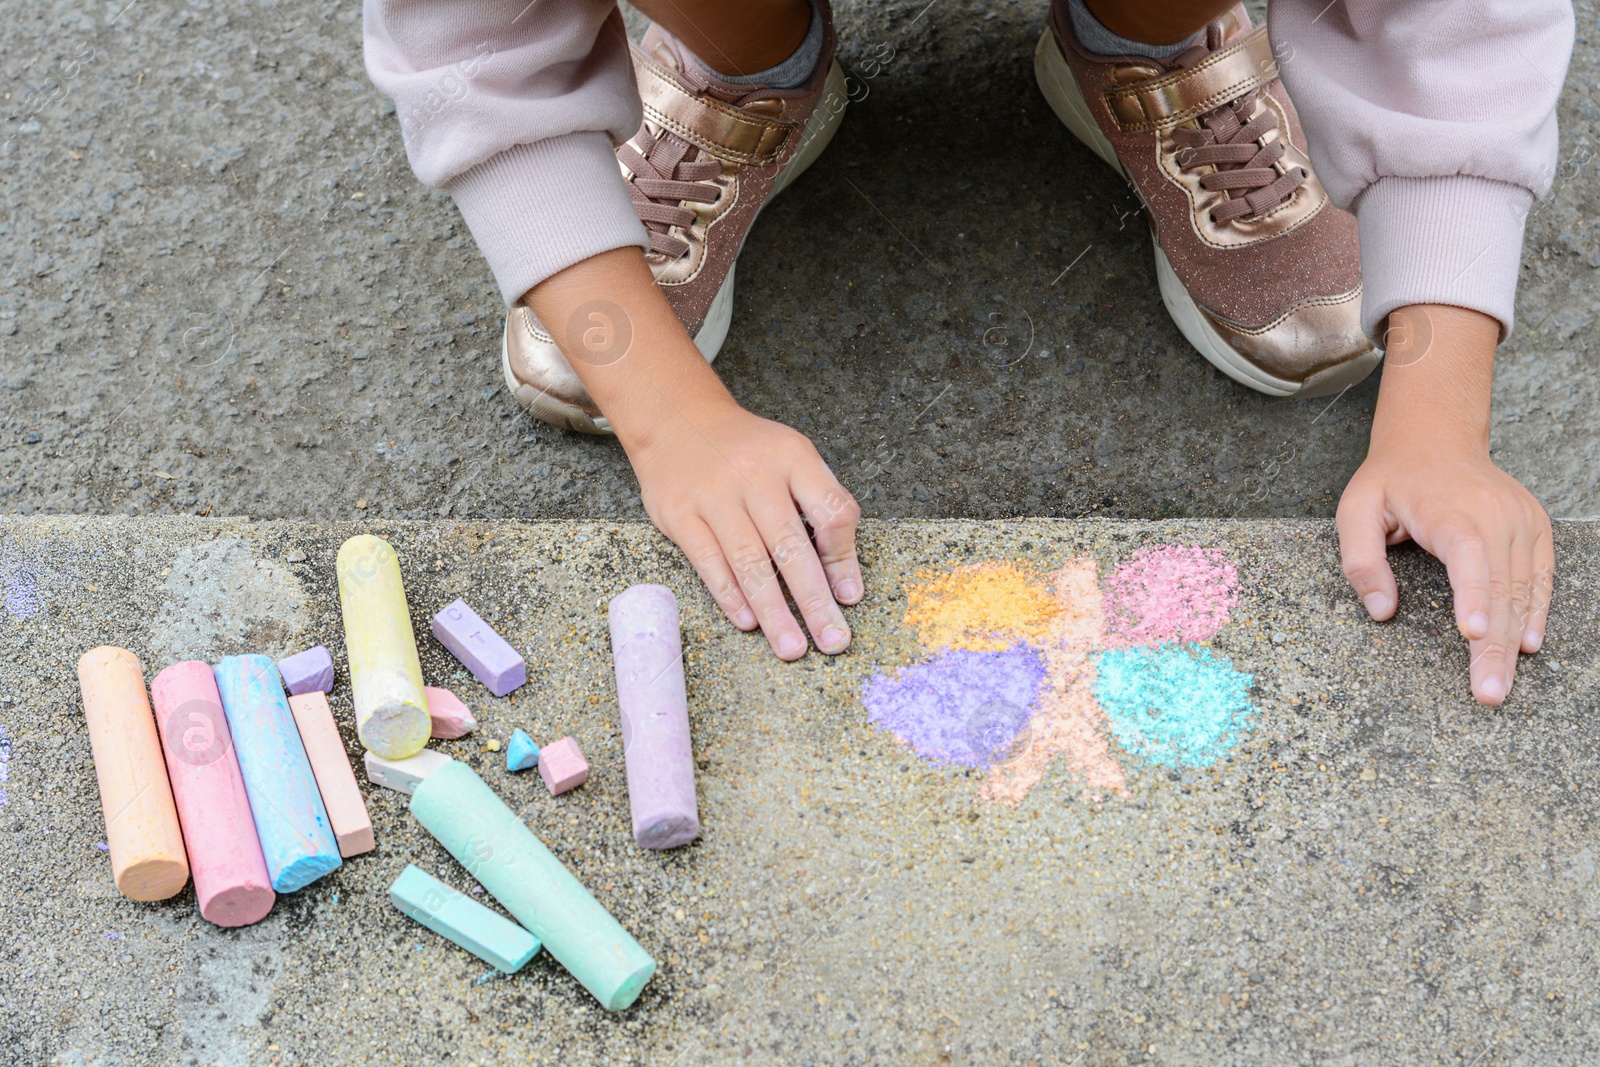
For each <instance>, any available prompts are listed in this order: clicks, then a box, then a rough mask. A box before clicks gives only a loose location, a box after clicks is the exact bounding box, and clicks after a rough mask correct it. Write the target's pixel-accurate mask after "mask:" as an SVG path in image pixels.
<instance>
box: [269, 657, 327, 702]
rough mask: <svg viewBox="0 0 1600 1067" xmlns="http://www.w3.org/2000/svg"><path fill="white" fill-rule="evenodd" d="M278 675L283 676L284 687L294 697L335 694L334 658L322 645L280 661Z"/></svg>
mask: <svg viewBox="0 0 1600 1067" xmlns="http://www.w3.org/2000/svg"><path fill="white" fill-rule="evenodd" d="M278 673H279V674H281V675H283V687H284V688H285V689H287V690H288V691H289V695H290V696H292V697H293V696H299V695H300V694H301V693H312V692H317V693H331V692H333V657H332V656H330V655H329V654H328V650H327V649H326V648H324V647H323V646H321V645H317V646H316V647H315V648H308V649H306V650H305V651H304V652H296V653H295V654H294V655H292V656H290V657H288V658H287V659H280V660H279V661H278Z"/></svg>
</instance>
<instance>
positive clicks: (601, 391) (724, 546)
mask: <svg viewBox="0 0 1600 1067" xmlns="http://www.w3.org/2000/svg"><path fill="white" fill-rule="evenodd" d="M599 294H604V296H603V297H601V296H599ZM526 299H527V303H528V305H529V306H530V307H532V308H533V311H534V313H535V314H536V315H538V316H539V321H540V322H541V323H544V324H545V328H546V329H548V330H549V331H550V334H551V336H552V337H553V338H555V341H556V343H557V344H558V345H560V347H561V350H562V352H563V353H564V354H565V355H566V357H567V360H568V362H569V363H571V364H572V367H573V369H574V370H575V371H577V373H578V377H579V378H580V379H582V380H583V384H584V386H585V387H586V388H587V389H588V390H589V395H590V396H592V397H594V400H595V403H596V404H598V405H599V406H600V410H602V411H603V412H605V414H606V418H607V419H608V420H610V422H611V426H612V428H613V429H614V430H615V431H616V434H617V440H619V441H620V442H621V443H622V447H623V448H624V449H626V450H627V453H628V459H629V460H630V461H631V462H632V463H633V469H634V472H635V473H636V474H637V475H638V477H639V489H640V492H641V494H642V495H643V498H644V506H645V510H646V511H647V512H648V513H649V515H650V518H651V519H652V520H654V521H655V524H656V525H657V526H658V527H660V528H661V531H662V532H663V533H665V534H666V535H667V536H668V537H670V538H671V539H672V540H673V542H674V543H675V544H677V546H678V547H679V548H681V549H682V550H683V551H684V554H685V555H687V556H688V557H689V561H690V562H691V563H692V564H694V567H695V570H697V571H698V572H699V573H700V577H701V578H702V579H703V580H704V581H705V583H706V586H707V587H708V588H709V589H710V590H711V594H712V596H713V597H715V598H716V601H717V604H718V605H719V606H720V607H721V608H722V610H723V611H724V612H726V613H727V616H728V618H729V619H731V620H733V623H734V625H736V626H738V627H739V628H740V629H744V630H749V629H753V628H754V627H755V626H756V625H758V624H759V625H760V626H761V629H762V631H763V632H764V633H765V634H766V637H767V641H768V642H769V643H770V644H771V645H772V649H773V651H774V652H776V653H777V654H778V655H779V656H780V657H782V658H783V659H786V660H792V659H798V658H799V657H800V656H803V655H805V651H806V639H805V635H804V634H803V633H802V632H801V631H800V627H799V626H797V625H796V624H795V620H794V616H793V615H792V614H791V613H790V611H789V608H788V605H787V604H786V603H785V601H784V595H783V589H782V588H781V587H780V586H779V583H778V577H779V576H780V575H781V577H782V579H783V583H784V584H786V585H787V586H788V587H789V592H790V593H791V594H792V595H793V597H794V600H795V603H796V605H798V606H799V608H800V613H801V615H802V616H803V617H804V618H805V623H806V628H807V629H809V630H810V631H811V635H812V637H813V638H815V639H816V642H817V647H818V648H820V649H821V650H822V651H824V652H828V653H836V652H843V651H844V650H845V648H846V646H848V645H849V643H850V629H849V626H848V625H847V624H846V623H845V621H844V614H843V612H841V611H840V610H839V605H840V604H854V603H855V602H856V601H858V600H860V599H861V595H862V589H863V586H862V581H861V568H860V566H859V565H858V563H857V562H856V551H855V530H856V521H857V519H858V518H859V517H860V509H859V508H858V507H857V506H856V502H855V500H854V499H853V498H852V497H851V496H850V494H849V493H848V492H846V491H845V489H844V487H843V486H841V485H840V484H839V481H838V479H836V478H835V477H834V476H833V472H832V471H830V470H829V469H828V465H827V464H826V463H824V462H823V461H822V457H821V456H819V455H818V454H817V450H816V448H814V447H813V446H812V444H811V442H810V441H808V440H807V439H806V438H805V437H804V436H803V435H801V434H799V433H797V432H795V431H794V430H791V429H789V428H788V427H787V426H783V425H780V424H779V423H776V422H771V421H769V420H767V419H763V418H760V417H759V416H756V415H752V414H751V413H750V412H748V411H745V410H744V409H743V408H741V407H740V406H739V405H738V403H737V402H736V401H735V400H734V399H733V397H732V396H731V395H730V394H729V393H728V390H727V389H726V388H725V387H724V386H723V384H722V381H721V380H720V379H719V378H718V377H717V375H716V372H714V371H713V370H712V369H711V368H710V367H708V366H707V365H706V362H705V359H704V358H703V357H702V356H701V355H700V352H699V350H697V349H696V348H695V346H694V342H693V341H692V340H690V338H689V335H688V333H687V332H685V330H684V328H683V326H682V324H681V323H680V322H679V321H678V318H677V316H676V315H675V314H674V313H673V311H672V308H671V307H670V306H669V305H668V304H667V301H666V298H665V297H664V296H663V295H662V294H661V290H660V288H659V287H658V286H657V285H656V284H655V280H654V278H653V277H652V276H651V273H650V268H649V267H648V266H647V265H646V264H645V261H644V256H643V255H642V254H641V253H640V252H639V251H638V250H636V249H632V248H620V249H616V250H615V251H611V252H605V253H602V254H600V255H597V256H594V257H592V258H590V259H587V260H584V261H583V262H582V263H578V264H576V265H574V266H572V267H569V268H567V269H566V270H564V271H561V272H560V273H558V274H556V275H554V276H553V277H551V278H550V279H548V280H547V281H545V282H543V283H542V284H540V285H537V286H535V287H534V288H533V289H532V290H531V291H530V292H529V293H528V295H527V298H526ZM619 339H620V340H619ZM591 342H592V343H591ZM619 348H621V349H622V351H621V352H620V354H619V353H618V349H619ZM595 350H602V351H603V352H604V355H603V357H602V358H598V359H597V358H595V357H594V356H592V355H589V354H588V353H589V352H592V351H595ZM808 527H809V530H808ZM813 538H814V539H815V543H814V544H813Z"/></svg>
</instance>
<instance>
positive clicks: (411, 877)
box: [389, 864, 539, 974]
mask: <svg viewBox="0 0 1600 1067" xmlns="http://www.w3.org/2000/svg"><path fill="white" fill-rule="evenodd" d="M389 899H390V901H392V902H393V903H394V906H395V907H397V908H399V909H400V910H401V911H403V912H405V913H406V914H407V915H409V916H411V918H413V919H415V920H417V922H419V923H421V924H422V925H423V926H426V927H427V928H428V929H430V930H432V931H433V932H434V933H436V934H438V935H439V936H440V937H444V938H448V939H449V940H451V941H453V942H455V943H456V944H458V945H460V946H461V947H462V948H464V949H466V950H467V951H468V952H470V953H472V954H473V955H474V956H476V957H478V958H479V959H480V960H482V961H483V962H485V963H487V964H489V965H490V966H491V967H494V968H495V969H496V970H498V971H502V972H504V973H505V974H516V973H517V972H518V971H520V970H522V968H523V965H524V964H526V963H527V962H528V961H529V960H531V959H533V957H534V956H537V955H538V954H539V939H538V938H536V937H534V936H533V935H532V934H530V933H528V931H526V930H524V929H523V928H522V927H520V926H518V925H517V924H516V923H514V922H512V921H511V920H510V919H507V918H506V917H505V916H503V915H501V914H499V913H498V912H495V911H491V910H490V909H489V908H486V907H484V906H483V905H482V904H479V903H478V902H477V901H476V900H473V899H472V898H471V897H469V896H467V895H466V894H465V893H461V892H458V891H457V890H454V889H452V888H450V887H449V886H447V885H445V884H444V883H443V882H441V881H439V880H438V879H437V878H435V877H433V876H432V875H430V874H429V873H428V872H427V871H424V870H423V869H422V868H420V867H416V866H412V865H409V864H408V865H407V866H406V869H405V870H403V871H401V872H400V877H399V878H396V879H395V881H394V885H392V886H390V887H389Z"/></svg>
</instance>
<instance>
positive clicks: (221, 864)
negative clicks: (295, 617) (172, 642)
mask: <svg viewBox="0 0 1600 1067" xmlns="http://www.w3.org/2000/svg"><path fill="white" fill-rule="evenodd" d="M150 696H151V698H152V699H153V700H154V702H155V706H156V725H157V726H159V727H160V729H161V741H162V744H163V745H164V746H165V748H166V755H167V774H168V777H169V778H170V780H171V782H172V799H173V800H174V801H175V802H176V803H177V806H178V821H179V822H180V823H181V824H182V825H183V843H184V845H186V846H187V849H188V853H189V867H190V869H191V871H192V872H193V873H194V895H195V898H196V899H197V900H198V901H199V902H200V916H201V918H203V919H205V920H206V921H207V922H211V923H215V924H216V925H218V926H249V925H250V924H251V923H254V922H260V921H261V920H262V919H264V918H266V917H267V913H268V912H269V911H271V910H272V902H273V901H274V900H276V899H277V895H276V894H275V893H273V891H272V879H271V878H269V877H268V876H267V861H266V859H265V858H264V857H263V856H262V854H261V839H260V838H259V837H258V836H256V824H255V820H254V818H252V817H251V815H250V797H249V795H248V794H247V793H246V792H245V788H244V777H243V776H242V775H241V774H240V773H239V757H238V756H237V754H235V752H234V751H233V736H232V734H230V733H229V731H228V719H227V717H226V716H225V715H224V714H223V713H222V697H221V695H220V694H219V693H218V692H217V679H216V677H215V676H214V675H213V674H212V673H211V664H209V663H202V662H200V661H199V660H188V661H186V662H183V663H174V664H173V665H172V666H170V667H168V668H167V669H166V670H164V671H162V672H161V673H160V674H158V675H156V676H155V680H154V681H153V682H151V683H150Z"/></svg>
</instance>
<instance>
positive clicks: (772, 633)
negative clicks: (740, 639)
mask: <svg viewBox="0 0 1600 1067" xmlns="http://www.w3.org/2000/svg"><path fill="white" fill-rule="evenodd" d="M710 525H711V530H712V532H713V533H714V534H716V536H717V543H718V544H720V545H721V546H722V554H723V556H725V557H726V558H727V560H728V562H729V563H730V564H732V566H733V576H734V578H735V579H737V580H738V582H739V589H740V591H742V592H743V593H744V599H745V602H746V603H748V604H749V605H750V607H751V609H752V610H753V611H754V612H755V613H756V618H757V619H759V620H760V622H761V632H762V633H764V634H766V637H767V643H768V644H769V645H771V646H772V651H774V652H776V653H777V654H778V658H779V659H785V660H796V659H799V658H800V657H801V656H803V655H805V654H806V635H805V634H804V633H802V632H801V631H800V624H799V623H797V622H795V621H794V615H792V614H791V613H790V611H789V605H788V604H787V603H785V602H784V599H783V590H782V589H781V588H780V587H779V585H778V572H777V570H776V569H775V568H774V567H773V565H772V557H771V556H769V555H768V554H767V546H766V544H765V543H764V542H763V541H762V539H761V534H760V533H759V532H758V531H757V530H756V527H755V524H754V523H752V522H751V521H750V516H749V515H746V514H745V513H744V511H743V510H742V509H741V510H739V511H736V512H729V513H727V514H725V515H723V516H720V517H718V516H712V518H711V520H710Z"/></svg>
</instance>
